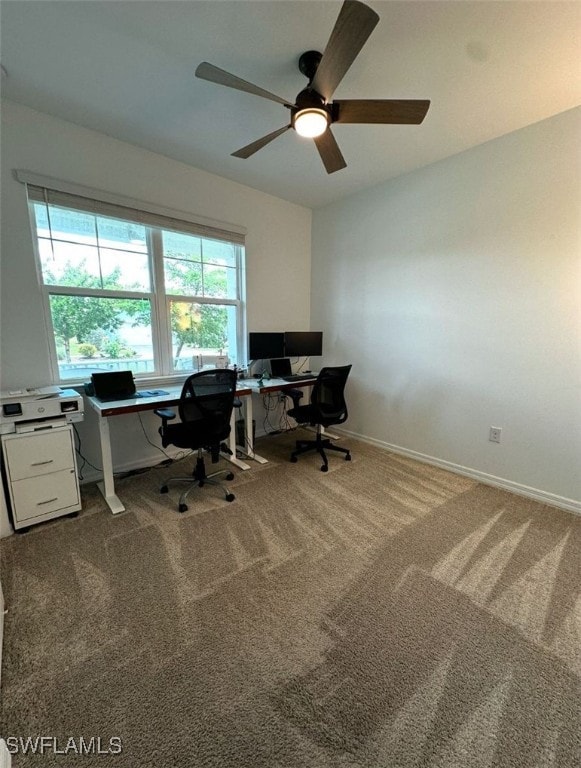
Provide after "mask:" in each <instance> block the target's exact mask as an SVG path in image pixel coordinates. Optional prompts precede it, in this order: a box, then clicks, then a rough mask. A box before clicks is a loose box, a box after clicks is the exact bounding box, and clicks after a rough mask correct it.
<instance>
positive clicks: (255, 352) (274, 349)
mask: <svg viewBox="0 0 581 768" xmlns="http://www.w3.org/2000/svg"><path fill="white" fill-rule="evenodd" d="M248 357H249V358H250V360H268V359H269V358H271V357H284V333H249V334H248Z"/></svg>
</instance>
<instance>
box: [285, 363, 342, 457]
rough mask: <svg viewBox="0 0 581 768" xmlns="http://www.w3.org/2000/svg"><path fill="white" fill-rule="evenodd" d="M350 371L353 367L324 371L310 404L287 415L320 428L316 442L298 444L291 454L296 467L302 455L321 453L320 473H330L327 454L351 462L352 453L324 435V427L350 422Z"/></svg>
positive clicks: (308, 441) (306, 441) (318, 380)
mask: <svg viewBox="0 0 581 768" xmlns="http://www.w3.org/2000/svg"><path fill="white" fill-rule="evenodd" d="M350 370H351V366H350V365H342V366H336V367H327V368H322V369H321V372H320V373H319V375H318V377H317V379H316V381H315V384H314V386H313V390H312V392H311V402H310V404H309V405H299V406H298V407H296V408H291V409H290V410H289V411H288V415H289V416H292V417H293V419H296V420H297V421H298V422H299V424H311V425H312V426H315V425H316V426H317V436H316V439H315V440H297V441H296V449H295V450H294V451H293V452H292V453H291V457H290V460H291V461H292V462H293V463H294V462H296V461H297V456H300V455H301V453H306V452H307V451H318V453H319V454H320V456H321V458H322V459H323V466H322V467H321V472H327V471H328V469H329V462H328V460H327V455H326V453H325V450H328V451H338V452H339V453H344V454H345V461H351V453H350V452H349V449H347V448H340V447H339V446H338V445H334V444H333V443H332V442H331V441H330V440H329V438H326V437H323V433H322V427H330V426H331V425H333V424H343V422H344V421H347V405H346V403H345V397H344V391H345V384H346V383H347V377H348V376H349V371H350Z"/></svg>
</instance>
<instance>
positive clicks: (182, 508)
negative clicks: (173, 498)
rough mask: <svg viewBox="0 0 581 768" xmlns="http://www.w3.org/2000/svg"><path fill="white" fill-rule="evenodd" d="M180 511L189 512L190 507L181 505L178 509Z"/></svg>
mask: <svg viewBox="0 0 581 768" xmlns="http://www.w3.org/2000/svg"><path fill="white" fill-rule="evenodd" d="M178 510H179V511H180V512H187V511H188V505H187V504H180V505H179V507H178Z"/></svg>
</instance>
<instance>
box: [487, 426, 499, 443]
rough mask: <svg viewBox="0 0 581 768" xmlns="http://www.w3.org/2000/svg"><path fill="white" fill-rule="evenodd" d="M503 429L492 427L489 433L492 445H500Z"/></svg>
mask: <svg viewBox="0 0 581 768" xmlns="http://www.w3.org/2000/svg"><path fill="white" fill-rule="evenodd" d="M501 432H502V429H501V428H500V427H490V432H489V433H488V439H489V440H490V442H491V443H500V435H501Z"/></svg>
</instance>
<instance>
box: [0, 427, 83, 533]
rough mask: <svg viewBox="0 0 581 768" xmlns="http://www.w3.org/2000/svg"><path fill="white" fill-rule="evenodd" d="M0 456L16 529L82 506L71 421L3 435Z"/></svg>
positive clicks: (66, 513) (74, 510) (50, 518)
mask: <svg viewBox="0 0 581 768" xmlns="http://www.w3.org/2000/svg"><path fill="white" fill-rule="evenodd" d="M2 457H3V462H4V464H3V466H4V480H5V485H6V493H7V496H8V498H9V500H10V507H11V510H12V519H13V524H14V528H15V530H18V529H20V528H25V527H26V528H27V527H28V526H29V525H34V524H35V523H42V522H44V521H45V520H52V519H53V518H54V517H60V516H61V515H69V514H71V513H73V512H76V511H78V510H79V509H80V508H81V495H80V492H79V483H78V480H77V462H76V456H75V447H74V441H73V429H72V427H71V426H70V424H66V425H63V426H59V427H56V428H53V429H47V430H45V431H39V432H29V433H23V434H18V433H16V434H10V435H4V436H3V437H2Z"/></svg>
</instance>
